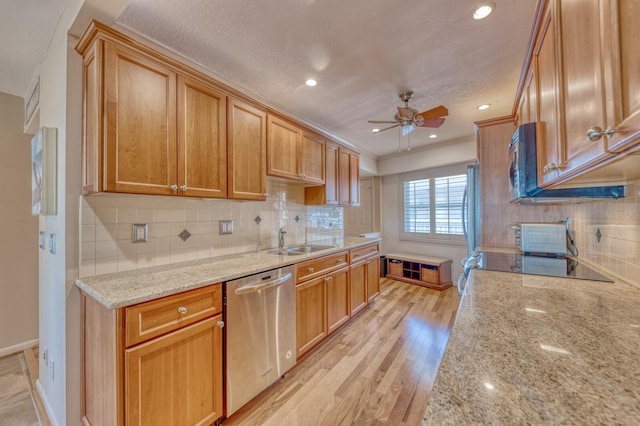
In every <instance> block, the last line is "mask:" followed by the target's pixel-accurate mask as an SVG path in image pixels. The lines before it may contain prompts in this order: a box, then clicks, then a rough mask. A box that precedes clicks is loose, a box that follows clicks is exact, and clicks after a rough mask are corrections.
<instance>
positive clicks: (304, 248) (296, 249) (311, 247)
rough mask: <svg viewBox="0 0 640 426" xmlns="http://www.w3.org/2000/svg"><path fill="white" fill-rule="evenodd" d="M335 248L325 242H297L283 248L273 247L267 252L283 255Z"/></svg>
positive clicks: (297, 254)
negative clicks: (273, 248)
mask: <svg viewBox="0 0 640 426" xmlns="http://www.w3.org/2000/svg"><path fill="white" fill-rule="evenodd" d="M332 248H335V246H332V245H327V244H298V245H295V246H289V247H285V248H284V249H283V250H279V249H275V250H270V251H269V252H268V253H271V254H277V255H283V256H299V255H301V254H307V253H315V252H316V251H320V250H327V249H332Z"/></svg>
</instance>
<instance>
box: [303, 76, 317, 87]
mask: <svg viewBox="0 0 640 426" xmlns="http://www.w3.org/2000/svg"><path fill="white" fill-rule="evenodd" d="M305 83H306V84H307V86H309V87H313V86H315V85H316V84H318V82H317V81H315V80H314V79H312V78H310V79H309V80H307V81H306V82H305Z"/></svg>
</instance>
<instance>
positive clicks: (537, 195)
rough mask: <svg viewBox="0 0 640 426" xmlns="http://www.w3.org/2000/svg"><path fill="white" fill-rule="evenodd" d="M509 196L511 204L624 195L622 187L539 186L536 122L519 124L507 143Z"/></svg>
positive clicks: (583, 199) (556, 201)
mask: <svg viewBox="0 0 640 426" xmlns="http://www.w3.org/2000/svg"><path fill="white" fill-rule="evenodd" d="M509 195H510V199H511V202H512V203H520V204H527V203H545V202H546V203H554V202H555V203H560V202H564V203H567V202H572V201H574V202H575V201H585V200H586V199H593V198H624V196H625V187H624V186H621V185H617V186H594V187H585V188H562V189H542V188H539V187H538V162H537V154H536V123H527V124H522V125H521V126H519V127H518V129H517V130H516V132H515V134H514V135H513V137H512V138H511V143H510V144H509Z"/></svg>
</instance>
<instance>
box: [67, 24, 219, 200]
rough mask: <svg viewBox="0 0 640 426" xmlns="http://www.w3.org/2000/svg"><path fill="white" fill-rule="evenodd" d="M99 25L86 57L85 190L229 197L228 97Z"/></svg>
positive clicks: (86, 42) (90, 32)
mask: <svg viewBox="0 0 640 426" xmlns="http://www.w3.org/2000/svg"><path fill="white" fill-rule="evenodd" d="M128 41H129V40H128V39H127V38H126V37H124V36H122V35H120V34H119V33H117V32H115V31H113V30H111V29H109V28H107V27H104V26H103V25H101V24H98V23H96V22H95V21H94V22H92V24H91V25H90V26H89V28H88V29H87V32H86V33H85V35H84V36H83V37H82V39H81V40H80V42H79V44H78V46H77V49H78V52H80V54H82V55H83V62H84V65H83V67H84V73H83V87H84V90H83V96H84V99H83V148H84V149H83V163H84V167H83V171H84V172H83V175H84V178H83V191H84V193H85V194H86V193H94V192H102V191H105V192H127V193H136V194H155V195H186V196H197V197H217V198H220V197H226V193H227V181H226V179H227V170H226V165H227V152H226V150H227V148H226V146H227V138H226V127H227V126H226V95H224V94H223V93H222V92H220V91H219V90H217V89H216V88H215V87H214V86H212V85H209V84H207V83H206V82H205V81H204V80H201V79H198V78H195V77H193V76H190V75H188V74H186V73H182V72H180V70H178V69H177V68H176V67H175V66H173V64H171V63H170V62H169V61H167V60H165V58H164V57H162V56H161V55H160V54H157V56H156V55H154V52H153V51H151V50H150V49H148V48H146V49H139V48H137V47H138V46H135V45H133V44H134V43H133V42H131V43H128Z"/></svg>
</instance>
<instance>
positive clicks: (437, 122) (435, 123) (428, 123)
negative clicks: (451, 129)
mask: <svg viewBox="0 0 640 426" xmlns="http://www.w3.org/2000/svg"><path fill="white" fill-rule="evenodd" d="M442 123H444V117H441V118H432V119H430V120H424V121H421V122H420V123H416V126H418V127H434V128H436V129H437V128H438V127H440V126H442Z"/></svg>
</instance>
